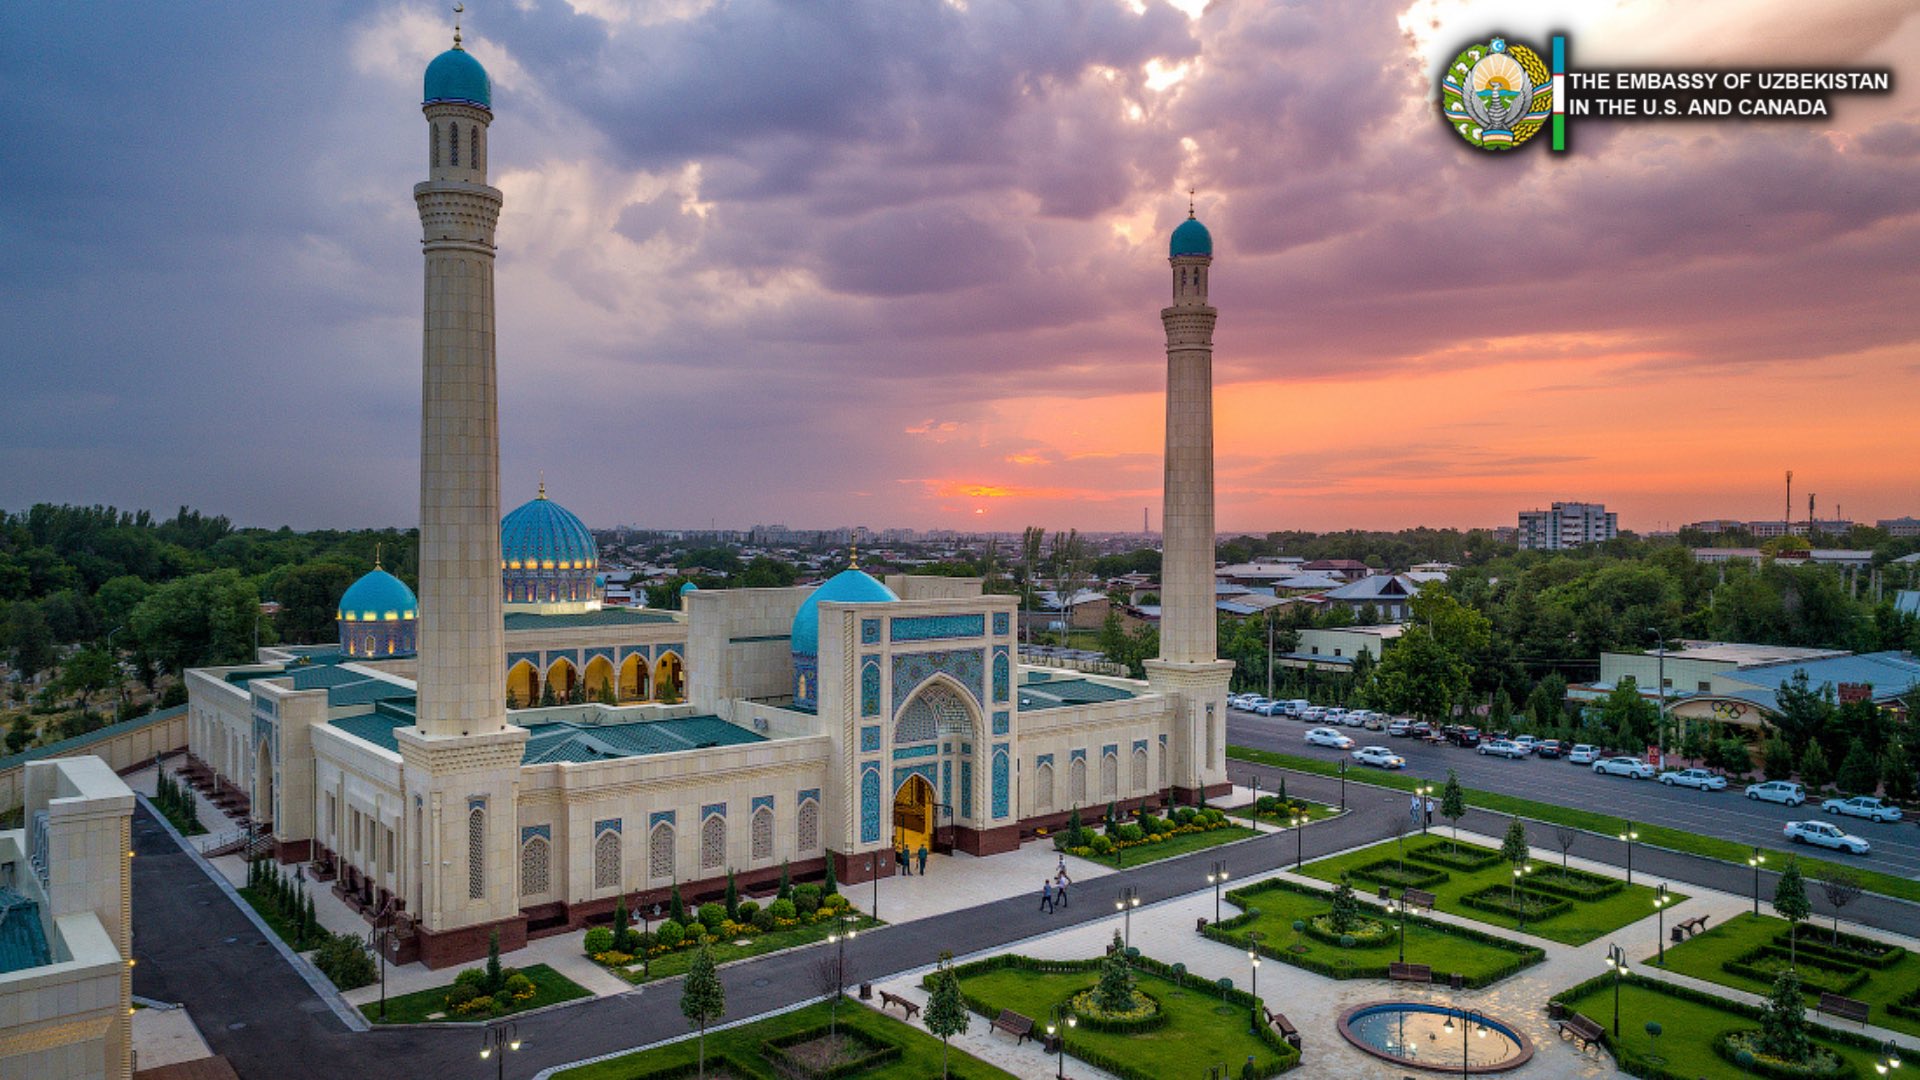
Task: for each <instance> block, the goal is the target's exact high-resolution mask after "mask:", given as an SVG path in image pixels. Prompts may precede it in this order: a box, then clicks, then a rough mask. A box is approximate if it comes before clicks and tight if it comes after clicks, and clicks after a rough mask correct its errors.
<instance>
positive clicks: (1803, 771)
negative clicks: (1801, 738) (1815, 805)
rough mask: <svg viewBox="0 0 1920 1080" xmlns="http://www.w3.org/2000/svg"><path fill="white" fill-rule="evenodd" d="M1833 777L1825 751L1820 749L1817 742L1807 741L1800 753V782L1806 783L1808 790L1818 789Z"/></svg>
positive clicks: (1831, 767)
mask: <svg viewBox="0 0 1920 1080" xmlns="http://www.w3.org/2000/svg"><path fill="white" fill-rule="evenodd" d="M1832 779H1833V766H1832V765H1830V764H1828V763H1827V752H1826V751H1825V750H1822V749H1820V744H1819V743H1818V742H1809V743H1808V744H1807V749H1806V752H1805V753H1803V754H1801V755H1800V782H1801V783H1803V784H1805V785H1807V789H1808V790H1809V791H1819V790H1821V789H1822V788H1824V787H1826V786H1827V782H1828V781H1830V780H1832Z"/></svg>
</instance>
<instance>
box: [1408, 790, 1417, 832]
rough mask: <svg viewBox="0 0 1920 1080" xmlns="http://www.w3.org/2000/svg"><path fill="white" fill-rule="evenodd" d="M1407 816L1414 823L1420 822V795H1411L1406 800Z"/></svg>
mask: <svg viewBox="0 0 1920 1080" xmlns="http://www.w3.org/2000/svg"><path fill="white" fill-rule="evenodd" d="M1407 817H1408V819H1409V820H1411V821H1412V822H1413V823H1414V824H1415V825H1418V824H1420V796H1419V795H1418V794H1415V795H1413V796H1412V797H1410V798H1409V799H1408V800H1407Z"/></svg>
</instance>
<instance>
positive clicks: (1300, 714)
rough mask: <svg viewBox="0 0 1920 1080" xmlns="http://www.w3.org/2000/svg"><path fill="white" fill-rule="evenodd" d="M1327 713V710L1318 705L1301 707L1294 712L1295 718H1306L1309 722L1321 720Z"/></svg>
mask: <svg viewBox="0 0 1920 1080" xmlns="http://www.w3.org/2000/svg"><path fill="white" fill-rule="evenodd" d="M1326 715H1327V710H1325V709H1323V708H1321V707H1320V706H1318V705H1309V706H1307V707H1306V708H1304V709H1300V710H1298V711H1296V712H1295V713H1294V714H1293V716H1294V719H1296V720H1305V721H1306V722H1307V723H1309V724H1311V723H1313V722H1314V721H1316V720H1319V719H1320V718H1322V717H1324V716H1326Z"/></svg>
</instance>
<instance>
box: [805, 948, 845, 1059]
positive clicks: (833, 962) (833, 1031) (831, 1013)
mask: <svg viewBox="0 0 1920 1080" xmlns="http://www.w3.org/2000/svg"><path fill="white" fill-rule="evenodd" d="M840 956H841V953H840V950H838V949H828V950H827V951H826V952H825V954H823V955H822V956H821V957H820V959H818V960H815V961H814V962H813V988H814V990H816V991H817V992H818V993H819V994H820V1000H822V1001H824V1002H826V1003H827V1037H828V1038H829V1039H831V1038H834V1037H836V1036H838V1035H839V1033H840V998H841V996H842V994H843V992H844V991H845V989H846V985H847V983H846V973H845V972H844V971H842V970H841V967H840Z"/></svg>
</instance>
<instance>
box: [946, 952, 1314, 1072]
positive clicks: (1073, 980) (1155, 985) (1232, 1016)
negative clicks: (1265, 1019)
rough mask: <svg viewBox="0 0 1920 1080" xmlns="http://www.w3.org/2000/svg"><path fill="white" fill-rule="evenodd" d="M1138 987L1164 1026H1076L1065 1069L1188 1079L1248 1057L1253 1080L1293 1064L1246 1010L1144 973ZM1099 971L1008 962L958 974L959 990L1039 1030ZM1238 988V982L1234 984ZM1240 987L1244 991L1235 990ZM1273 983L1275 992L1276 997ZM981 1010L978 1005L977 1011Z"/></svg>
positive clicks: (972, 1001) (1096, 979)
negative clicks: (1092, 1067) (1083, 1062)
mask: <svg viewBox="0 0 1920 1080" xmlns="http://www.w3.org/2000/svg"><path fill="white" fill-rule="evenodd" d="M1136 975H1137V978H1138V983H1137V985H1138V986H1139V988H1140V989H1141V990H1143V991H1145V992H1146V993H1148V994H1150V995H1152V996H1153V997H1154V998H1156V999H1158V1000H1159V1002H1160V1008H1161V1010H1162V1011H1163V1012H1164V1013H1165V1014H1166V1015H1167V1017H1168V1022H1167V1023H1166V1025H1165V1026H1163V1027H1159V1028H1156V1029H1154V1030H1151V1031H1138V1032H1132V1033H1109V1032H1099V1031H1088V1030H1086V1029H1085V1028H1076V1029H1074V1030H1073V1032H1072V1034H1071V1035H1069V1036H1068V1037H1067V1058H1068V1062H1069V1068H1068V1071H1069V1072H1071V1071H1072V1069H1071V1062H1072V1060H1073V1059H1074V1058H1076V1057H1084V1058H1086V1059H1088V1060H1090V1061H1091V1062H1093V1063H1096V1064H1098V1065H1100V1067H1102V1068H1106V1069H1108V1071H1114V1069H1115V1067H1118V1068H1120V1069H1121V1070H1123V1071H1130V1072H1131V1075H1134V1076H1143V1077H1152V1078H1155V1080H1158V1078H1160V1077H1174V1076H1189V1075H1193V1074H1194V1072H1195V1071H1196V1070H1199V1069H1204V1068H1206V1066H1207V1065H1208V1064H1210V1063H1217V1062H1222V1061H1224V1062H1228V1063H1230V1064H1233V1065H1234V1070H1233V1075H1236V1076H1237V1075H1239V1069H1238V1063H1240V1062H1244V1061H1246V1060H1247V1058H1248V1056H1249V1055H1251V1056H1252V1057H1253V1059H1254V1062H1255V1068H1256V1071H1257V1073H1258V1075H1261V1076H1269V1075H1272V1074H1273V1073H1275V1072H1278V1071H1281V1070H1283V1069H1286V1068H1290V1067H1292V1065H1293V1064H1294V1063H1295V1057H1296V1055H1295V1054H1294V1051H1293V1050H1292V1048H1290V1047H1289V1048H1287V1050H1286V1052H1285V1053H1284V1054H1283V1053H1280V1052H1277V1051H1276V1050H1274V1049H1273V1048H1272V1047H1271V1046H1269V1045H1268V1044H1267V1043H1266V1042H1265V1041H1263V1040H1261V1039H1260V1038H1258V1037H1256V1036H1255V1035H1253V1034H1252V1032H1251V1031H1250V1029H1249V1028H1250V1025H1249V1021H1250V1019H1251V1011H1250V1007H1249V1006H1244V1005H1242V1006H1236V1005H1233V1004H1229V1003H1228V1002H1226V1001H1223V1000H1222V998H1221V996H1220V994H1219V993H1218V992H1217V991H1206V990H1200V989H1197V988H1190V987H1182V986H1180V985H1177V984H1175V983H1174V982H1171V981H1169V980H1167V979H1163V978H1160V977H1158V976H1156V975H1153V974H1150V973H1148V972H1145V971H1136ZM1099 980H1100V974H1099V972H1098V971H1046V970H1028V969H1026V968H1023V967H1018V966H1013V965H1008V966H1004V967H1000V968H998V969H996V970H987V971H982V972H978V973H975V974H968V973H966V971H965V969H962V971H961V977H960V990H961V993H963V994H965V995H966V997H967V1000H968V1002H969V1004H973V1005H975V1006H976V1009H975V1011H977V1012H984V1013H986V1014H987V1015H989V1016H997V1015H999V1012H1000V1010H1001V1009H1012V1010H1013V1011H1014V1012H1017V1013H1020V1014H1021V1015H1023V1016H1027V1017H1031V1018H1032V1019H1033V1020H1034V1022H1035V1023H1036V1024H1037V1025H1041V1026H1042V1027H1044V1025H1045V1024H1046V1023H1047V1021H1048V1018H1049V1017H1051V1016H1052V1014H1053V1006H1054V1005H1055V1004H1056V1003H1058V1002H1062V1001H1065V1000H1066V999H1067V998H1069V997H1072V996H1073V995H1074V994H1076V993H1078V992H1080V991H1082V990H1085V989H1087V988H1088V987H1090V986H1093V985H1094V984H1095V983H1097V982H1099ZM1235 985H1236V986H1238V985H1239V980H1236V981H1235ZM1241 989H1245V987H1241ZM1280 989H1281V987H1280V985H1276V986H1275V987H1274V991H1276V992H1278V991H1279V990H1280ZM982 1006H984V1008H982Z"/></svg>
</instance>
